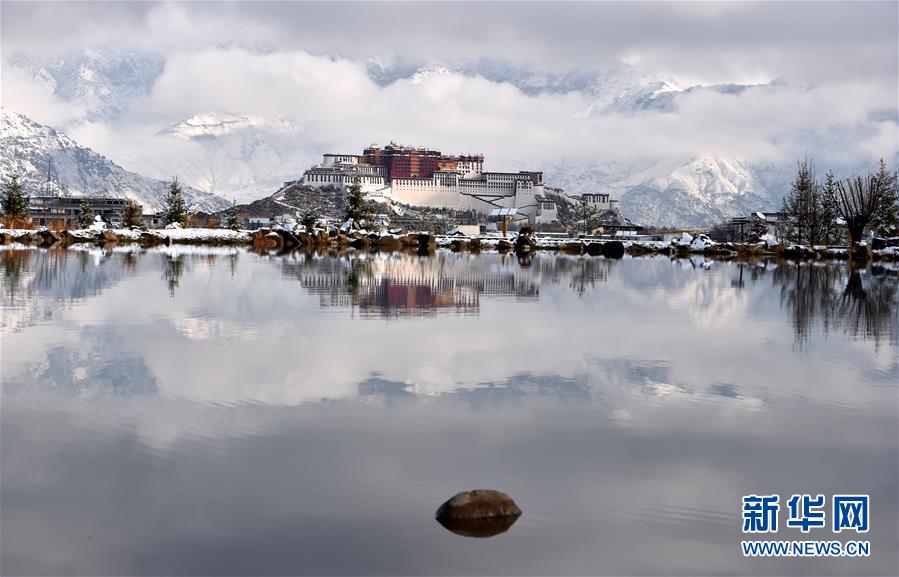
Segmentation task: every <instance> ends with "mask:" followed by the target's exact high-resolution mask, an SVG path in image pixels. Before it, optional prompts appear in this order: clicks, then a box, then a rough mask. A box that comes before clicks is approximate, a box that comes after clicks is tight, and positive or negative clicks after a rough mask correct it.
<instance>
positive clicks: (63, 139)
mask: <svg viewBox="0 0 899 577" xmlns="http://www.w3.org/2000/svg"><path fill="white" fill-rule="evenodd" d="M48 169H49V171H50V183H49V187H50V189H51V192H65V193H68V194H86V195H95V196H99V195H102V196H110V197H115V198H133V199H135V200H137V201H138V202H140V203H141V204H142V205H143V206H144V209H145V210H159V209H161V208H162V207H163V204H164V200H163V199H164V198H165V194H166V191H167V188H168V183H166V182H163V181H161V180H154V179H152V178H147V177H145V176H141V175H139V174H135V173H133V172H129V171H127V170H125V169H124V168H122V167H121V166H119V165H117V164H116V163H114V162H112V161H111V160H109V159H108V158H106V157H104V156H101V155H99V154H97V153H96V152H94V151H92V150H90V149H88V148H84V147H82V146H79V145H78V143H77V142H75V141H74V140H72V139H71V138H70V137H69V136H67V135H66V134H65V133H63V132H59V131H57V130H56V129H54V128H51V127H49V126H44V125H42V124H38V123H37V122H34V121H32V120H30V119H29V118H27V117H25V116H23V115H21V114H18V113H16V112H13V111H11V110H6V109H5V108H0V174H2V179H3V181H4V182H5V181H6V180H7V179H8V178H9V177H10V175H12V174H14V173H18V174H19V175H20V177H21V182H22V185H23V188H24V189H25V191H26V192H27V193H28V194H30V195H34V194H41V193H42V192H44V191H46V190H47V188H48V181H47V172H48ZM184 195H185V197H186V199H187V202H188V205H192V206H195V207H196V208H198V209H200V210H204V211H208V212H214V211H217V210H222V209H223V208H225V207H227V206H228V204H229V203H228V202H227V201H226V200H225V199H223V198H221V197H219V196H215V195H213V194H209V193H205V192H202V191H199V190H196V189H195V188H191V187H184Z"/></svg>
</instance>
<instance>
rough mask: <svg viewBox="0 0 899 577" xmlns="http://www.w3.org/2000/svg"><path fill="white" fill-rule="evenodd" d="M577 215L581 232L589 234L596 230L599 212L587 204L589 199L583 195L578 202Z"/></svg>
mask: <svg viewBox="0 0 899 577" xmlns="http://www.w3.org/2000/svg"><path fill="white" fill-rule="evenodd" d="M576 213H577V220H578V223H579V224H580V230H581V232H583V233H584V234H589V233H590V232H591V231H592V230H593V229H594V228H596V215H597V214H598V211H597V210H596V208H594V207H592V206H590V203H589V202H587V197H586V196H584V195H583V194H582V195H581V198H580V199H579V200H578V203H577V208H576Z"/></svg>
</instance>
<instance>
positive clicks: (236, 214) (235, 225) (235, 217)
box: [225, 200, 240, 230]
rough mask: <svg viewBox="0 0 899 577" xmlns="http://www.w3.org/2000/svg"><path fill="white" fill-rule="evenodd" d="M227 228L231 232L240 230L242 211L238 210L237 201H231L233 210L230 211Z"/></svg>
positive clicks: (226, 223)
mask: <svg viewBox="0 0 899 577" xmlns="http://www.w3.org/2000/svg"><path fill="white" fill-rule="evenodd" d="M225 226H227V227H228V228H230V229H231V230H238V229H239V228H240V211H238V210H237V201H235V200H231V208H229V209H228V220H227V221H226V222H225Z"/></svg>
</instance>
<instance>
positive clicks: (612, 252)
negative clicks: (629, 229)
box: [602, 240, 624, 258]
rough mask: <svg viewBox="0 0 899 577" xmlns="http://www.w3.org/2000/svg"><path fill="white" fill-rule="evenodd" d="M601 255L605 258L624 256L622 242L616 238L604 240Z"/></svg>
mask: <svg viewBox="0 0 899 577" xmlns="http://www.w3.org/2000/svg"><path fill="white" fill-rule="evenodd" d="M602 255H603V256H604V257H606V258H621V257H623V256H624V243H623V242H621V241H618V240H612V241H609V242H604V243H603V244H602Z"/></svg>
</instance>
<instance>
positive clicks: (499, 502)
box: [434, 489, 521, 522]
mask: <svg viewBox="0 0 899 577" xmlns="http://www.w3.org/2000/svg"><path fill="white" fill-rule="evenodd" d="M520 515H521V509H519V508H518V505H516V504H515V501H513V500H512V498H511V497H509V496H508V495H506V494H505V493H502V492H500V491H494V490H492V489H475V490H473V491H463V492H461V493H457V494H456V495H454V496H453V497H452V498H450V499H449V500H448V501H446V502H445V503H443V504H442V505H440V508H438V509H437V513H436V514H435V515H434V517H435V518H436V519H437V520H438V521H441V522H450V521H468V520H472V519H491V518H497V517H515V518H517V517H519V516H520Z"/></svg>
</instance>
